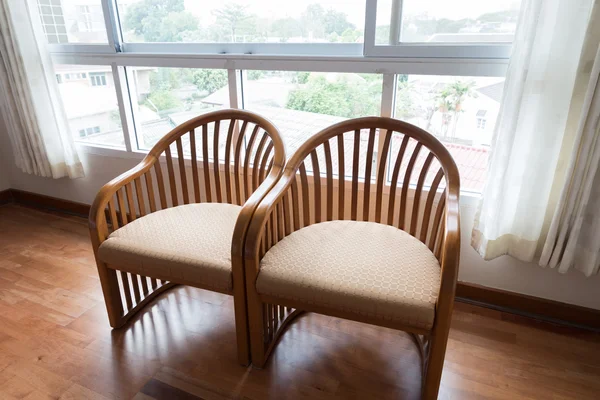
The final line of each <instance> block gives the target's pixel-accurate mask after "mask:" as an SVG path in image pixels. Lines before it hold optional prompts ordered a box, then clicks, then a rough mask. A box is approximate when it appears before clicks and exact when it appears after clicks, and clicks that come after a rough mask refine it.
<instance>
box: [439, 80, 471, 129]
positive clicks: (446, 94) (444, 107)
mask: <svg viewBox="0 0 600 400" xmlns="http://www.w3.org/2000/svg"><path fill="white" fill-rule="evenodd" d="M474 89H475V82H473V81H469V82H464V81H461V80H457V81H454V82H452V83H449V84H447V85H446V86H445V87H444V88H443V89H442V91H441V92H440V95H439V105H440V111H441V112H442V123H443V124H444V127H445V130H443V135H444V136H446V133H447V132H448V128H449V126H450V123H451V122H453V127H452V137H455V136H456V126H457V124H458V119H459V117H460V113H461V112H463V111H464V110H463V103H464V101H465V100H466V99H467V98H468V97H477V93H476V92H475V90H474Z"/></svg>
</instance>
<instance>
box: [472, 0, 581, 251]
mask: <svg viewBox="0 0 600 400" xmlns="http://www.w3.org/2000/svg"><path fill="white" fill-rule="evenodd" d="M591 8H592V0H580V1H577V2H573V1H570V0H550V1H547V0H524V1H523V3H522V10H521V15H520V18H519V23H518V27H517V32H516V34H515V40H514V43H513V52H512V56H511V60H510V63H509V67H508V71H507V76H506V81H505V85H504V92H503V98H502V103H501V108H500V112H499V116H498V119H497V122H496V127H495V133H494V140H493V143H492V156H491V159H490V163H489V170H488V178H487V181H486V185H485V188H484V190H483V194H482V199H481V202H480V205H479V210H478V212H477V216H476V218H475V224H474V229H473V234H472V240H471V244H472V246H473V247H474V248H475V250H477V251H478V252H479V254H480V255H481V256H482V257H483V258H485V259H486V260H489V259H493V258H496V257H498V256H501V255H504V254H509V255H511V256H513V257H515V258H518V259H520V260H523V261H533V260H534V258H535V255H536V249H538V247H539V241H540V238H541V237H542V229H543V227H544V220H545V217H546V214H547V207H548V205H549V204H550V200H551V199H550V194H551V189H552V186H553V182H554V175H555V170H556V166H557V161H558V158H559V153H560V150H561V144H562V140H563V136H564V131H565V127H566V122H567V116H568V114H569V105H570V102H571V97H572V94H573V87H574V82H575V77H576V72H577V67H578V63H577V60H579V58H580V55H581V50H582V45H583V39H584V37H585V32H586V27H587V26H588V22H589V17H590V11H591ZM574 60H576V61H574Z"/></svg>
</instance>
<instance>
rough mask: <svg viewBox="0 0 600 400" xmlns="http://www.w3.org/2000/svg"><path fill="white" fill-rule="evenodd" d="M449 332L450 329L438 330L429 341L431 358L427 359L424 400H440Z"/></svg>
mask: <svg viewBox="0 0 600 400" xmlns="http://www.w3.org/2000/svg"><path fill="white" fill-rule="evenodd" d="M448 332H449V328H438V329H436V330H435V331H434V332H433V334H432V336H431V338H430V339H429V356H428V357H427V366H426V368H427V369H426V373H425V379H424V383H423V399H425V400H435V399H437V398H438V391H439V389H440V382H441V380H442V370H443V369H444V358H445V356H446V345H447V343H448Z"/></svg>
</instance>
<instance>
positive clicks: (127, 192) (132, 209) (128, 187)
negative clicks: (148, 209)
mask: <svg viewBox="0 0 600 400" xmlns="http://www.w3.org/2000/svg"><path fill="white" fill-rule="evenodd" d="M125 195H126V196H127V209H128V210H129V218H130V219H131V220H132V221H135V219H136V210H135V203H134V202H133V188H132V187H131V183H128V184H126V185H125Z"/></svg>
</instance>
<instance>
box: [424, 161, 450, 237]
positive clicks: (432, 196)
mask: <svg viewBox="0 0 600 400" xmlns="http://www.w3.org/2000/svg"><path fill="white" fill-rule="evenodd" d="M443 176H444V170H443V169H442V168H440V169H439V170H438V172H437V174H436V176H435V178H433V182H432V183H431V187H430V188H429V193H428V194H427V201H426V202H425V210H424V211H423V223H422V224H421V234H420V237H419V240H421V242H423V243H427V235H428V232H429V220H430V218H431V207H432V206H433V201H434V200H435V195H436V193H437V189H438V187H439V185H440V182H441V180H442V177H443Z"/></svg>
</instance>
